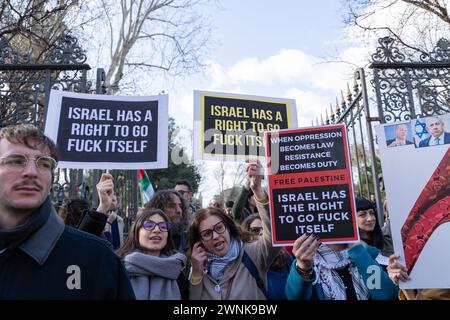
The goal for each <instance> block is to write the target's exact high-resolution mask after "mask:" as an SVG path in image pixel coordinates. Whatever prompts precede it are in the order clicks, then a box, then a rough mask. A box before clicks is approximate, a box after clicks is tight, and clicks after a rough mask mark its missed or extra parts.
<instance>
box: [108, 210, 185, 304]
mask: <svg viewBox="0 0 450 320" xmlns="http://www.w3.org/2000/svg"><path fill="white" fill-rule="evenodd" d="M170 228H171V223H170V222H169V218H168V217H167V216H166V215H165V214H164V212H163V211H161V210H159V209H143V210H141V211H140V212H139V213H138V216H137V218H136V220H135V221H134V223H133V225H132V226H131V229H130V233H129V235H128V237H127V240H126V241H125V243H124V245H123V246H122V247H121V248H120V249H119V250H118V251H117V254H118V255H119V256H120V257H121V258H122V259H123V260H124V263H125V268H126V269H127V271H128V274H129V276H130V281H131V285H132V287H133V289H134V293H135V295H136V299H138V300H180V299H181V292H180V289H179V286H178V283H177V279H178V278H179V276H180V274H181V271H182V270H183V268H184V267H185V265H186V256H185V255H183V254H181V253H177V252H176V251H175V248H174V244H173V241H172V234H171V231H170Z"/></svg>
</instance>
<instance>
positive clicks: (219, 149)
mask: <svg viewBox="0 0 450 320" xmlns="http://www.w3.org/2000/svg"><path fill="white" fill-rule="evenodd" d="M296 126H297V114H296V108H295V100H292V99H280V98H268V97H258V96H249V95H238V94H229V93H220V92H206V91H194V156H195V159H198V160H227V161H239V162H241V161H243V160H245V159H248V158H257V157H264V156H265V148H264V132H265V131H270V130H280V129H287V128H293V127H296Z"/></svg>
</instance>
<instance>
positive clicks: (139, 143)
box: [46, 91, 167, 169]
mask: <svg viewBox="0 0 450 320" xmlns="http://www.w3.org/2000/svg"><path fill="white" fill-rule="evenodd" d="M52 93H53V91H52ZM73 95H74V94H73V93H71V94H70V96H66V95H64V94H55V96H56V98H55V97H54V99H53V101H52V104H51V105H52V106H53V108H58V112H57V114H59V119H58V120H57V121H56V124H57V126H53V128H54V130H51V127H52V126H50V125H49V126H47V125H46V132H47V131H49V132H51V133H52V134H53V135H54V136H55V140H56V143H57V145H58V149H59V153H60V166H62V167H71V168H74V167H78V168H98V169H138V168H149V167H150V168H164V167H167V155H166V156H165V157H160V156H159V154H161V153H163V154H166V153H167V152H166V150H167V147H165V148H164V145H167V135H166V136H165V137H164V131H166V132H167V130H164V129H163V130H161V128H162V126H164V127H165V128H167V121H164V119H167V116H166V115H164V114H163V115H162V114H161V113H167V108H166V107H165V108H162V106H161V104H162V102H163V101H164V100H166V99H162V98H161V97H146V98H147V99H145V98H144V97H139V98H138V99H136V98H134V99H133V98H131V99H130V98H128V99H127V97H107V98H105V96H98V95H95V96H94V95H86V94H83V95H82V96H80V97H77V96H73ZM135 99H136V100H135ZM162 110H166V111H165V112H164V111H162ZM49 115H51V114H49V113H48V114H47V122H48V121H50V117H49ZM51 121H54V120H53V119H52V120H51ZM47 128H49V129H47ZM55 133H56V134H55ZM164 142H165V143H164ZM161 148H164V149H161ZM164 158H165V159H166V160H165V161H164ZM164 162H165V163H164ZM100 164H101V165H100Z"/></svg>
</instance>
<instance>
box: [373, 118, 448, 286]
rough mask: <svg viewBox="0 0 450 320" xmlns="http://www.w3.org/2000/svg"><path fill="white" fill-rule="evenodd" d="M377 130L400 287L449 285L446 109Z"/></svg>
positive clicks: (382, 126) (379, 127)
mask: <svg viewBox="0 0 450 320" xmlns="http://www.w3.org/2000/svg"><path fill="white" fill-rule="evenodd" d="M376 130H377V137H378V147H379V149H380V155H381V166H382V169H383V181H384V185H385V189H386V199H387V208H388V212H389V218H390V225H391V232H392V239H393V242H394V250H395V252H396V253H398V254H399V255H400V261H399V262H400V263H402V264H403V265H405V266H406V269H407V272H408V275H409V277H410V280H409V281H407V282H400V287H401V288H404V289H420V288H450V276H449V275H448V270H449V269H450V253H449V252H450V251H449V250H448V247H449V245H450V223H449V222H450V149H449V146H450V132H448V131H449V130H450V114H447V115H441V116H433V117H426V118H421V119H413V120H411V121H405V122H396V123H394V124H392V123H391V124H386V125H380V126H378V127H377V128H376Z"/></svg>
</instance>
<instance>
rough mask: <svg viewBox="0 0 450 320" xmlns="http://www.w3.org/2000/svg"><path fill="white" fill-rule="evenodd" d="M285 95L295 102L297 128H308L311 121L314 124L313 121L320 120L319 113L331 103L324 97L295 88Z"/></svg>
mask: <svg viewBox="0 0 450 320" xmlns="http://www.w3.org/2000/svg"><path fill="white" fill-rule="evenodd" d="M286 95H287V96H290V97H293V98H294V99H295V101H296V105H297V117H298V126H299V127H310V126H311V125H312V123H311V121H314V124H315V123H316V121H315V119H316V118H319V119H320V113H321V112H324V109H325V108H326V107H327V106H328V105H329V104H330V102H331V101H330V100H329V99H328V97H326V96H325V95H321V94H318V93H317V92H313V91H304V90H300V89H297V88H293V89H290V90H288V91H287V92H286Z"/></svg>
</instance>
